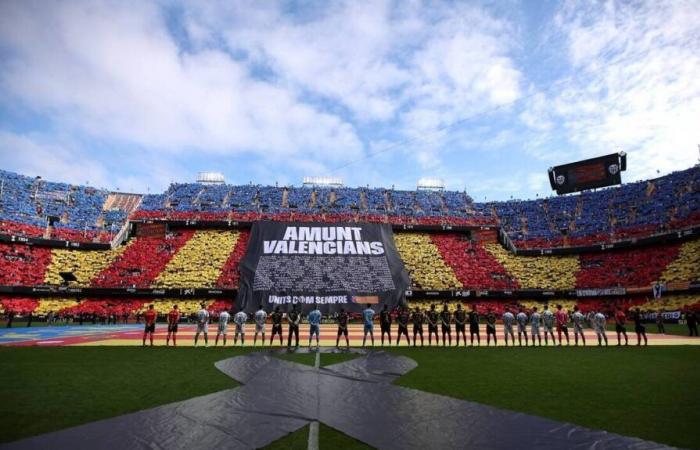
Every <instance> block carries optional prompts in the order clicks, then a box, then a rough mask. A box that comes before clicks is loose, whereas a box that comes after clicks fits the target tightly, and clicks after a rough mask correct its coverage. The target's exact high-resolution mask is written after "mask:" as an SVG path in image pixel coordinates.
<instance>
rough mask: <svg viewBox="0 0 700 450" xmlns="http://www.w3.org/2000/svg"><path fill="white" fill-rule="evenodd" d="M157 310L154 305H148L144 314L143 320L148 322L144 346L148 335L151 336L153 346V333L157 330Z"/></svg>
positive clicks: (144, 334) (144, 333)
mask: <svg viewBox="0 0 700 450" xmlns="http://www.w3.org/2000/svg"><path fill="white" fill-rule="evenodd" d="M157 317H158V314H156V310H155V309H153V305H149V306H148V310H147V311H146V312H145V313H144V314H143V320H145V322H146V328H145V329H144V330H143V346H144V347H145V346H146V335H149V336H150V338H151V347H153V334H154V333H155V332H156V318H157Z"/></svg>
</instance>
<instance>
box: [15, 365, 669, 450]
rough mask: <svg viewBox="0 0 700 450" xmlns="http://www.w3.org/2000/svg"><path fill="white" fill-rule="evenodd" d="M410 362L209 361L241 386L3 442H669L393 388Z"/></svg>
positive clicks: (392, 445)
mask: <svg viewBox="0 0 700 450" xmlns="http://www.w3.org/2000/svg"><path fill="white" fill-rule="evenodd" d="M416 366H417V364H416V363H415V362H414V361H413V360H411V359H410V358H406V357H404V356H397V355H394V354H391V353H385V352H376V353H375V352H371V353H369V354H367V355H366V356H364V357H361V358H358V359H355V360H352V361H348V362H344V363H340V364H335V365H332V366H328V367H325V368H321V369H315V368H313V367H311V366H306V365H301V364H297V363H293V362H289V361H282V360H280V359H277V358H274V357H273V356H271V355H270V354H263V353H254V354H250V355H246V356H238V357H235V358H230V359H227V360H224V361H219V362H218V363H216V367H217V368H218V369H219V370H221V371H222V372H223V373H225V374H226V375H228V376H230V377H232V378H234V379H235V380H237V381H239V382H240V383H242V384H243V386H241V387H238V388H235V389H229V390H225V391H222V392H218V393H215V394H210V395H205V396H202V397H196V398H193V399H191V400H186V401H183V402H177V403H172V404H169V405H164V406H160V407H157V408H152V409H148V410H144V411H139V412H137V413H133V414H127V415H124V416H119V417H115V418H113V419H107V420H101V421H97V422H92V423H89V424H86V425H81V426H78V427H74V428H69V429H66V430H62V431H58V432H54V433H48V434H44V435H41V436H37V437H33V438H29V439H24V440H21V441H18V442H14V443H11V444H6V445H4V446H2V448H8V449H44V448H46V449H48V448H51V449H76V450H78V449H103V450H110V449H124V448H128V449H163V450H170V449H183V450H184V449H187V450H198V449H214V448H215V449H252V448H261V447H264V446H266V445H268V444H270V443H272V442H274V441H275V440H277V439H279V438H281V437H283V436H285V435H286V434H288V433H291V432H293V431H295V430H298V429H299V428H302V427H304V426H306V425H308V424H309V423H311V422H312V421H318V422H321V423H324V424H326V425H329V426H331V427H333V428H335V429H336V430H339V431H341V432H343V433H345V434H347V435H349V436H351V437H353V438H355V439H357V440H360V441H362V442H365V443H366V444H368V445H371V446H373V447H376V448H380V449H419V450H426V449H464V448H478V449H508V450H510V449H530V448H537V449H545V450H546V449H552V450H554V449H562V448H566V449H569V448H571V449H601V450H602V449H639V450H645V449H657V448H668V447H665V446H663V445H661V444H657V443H655V442H650V441H644V440H641V439H638V438H632V437H626V436H621V435H618V434H613V433H608V432H606V431H601V430H591V429H588V428H583V427H579V426H576V425H572V424H568V423H563V422H557V421H554V420H550V419H545V418H541V417H535V416H531V415H527V414H522V413H517V412H512V411H506V410H502V409H498V408H493V407H491V406H486V405H481V404H478V403H472V402H467V401H463V400H457V399H454V398H450V397H445V396H441V395H435V394H430V393H428V392H423V391H418V390H415V389H409V388H404V387H400V386H395V385H393V384H391V383H392V382H393V381H394V380H396V379H397V378H398V377H400V376H401V375H403V374H405V373H407V372H409V371H410V370H412V369H413V368H415V367H416ZM572 407H575V405H572ZM321 445H323V443H321Z"/></svg>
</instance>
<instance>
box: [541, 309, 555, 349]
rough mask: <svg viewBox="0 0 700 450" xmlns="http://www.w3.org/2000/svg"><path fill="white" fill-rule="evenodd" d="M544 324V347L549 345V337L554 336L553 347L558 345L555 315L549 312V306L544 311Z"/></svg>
mask: <svg viewBox="0 0 700 450" xmlns="http://www.w3.org/2000/svg"><path fill="white" fill-rule="evenodd" d="M542 322H543V323H544V345H549V337H548V336H552V345H554V344H556V341H555V340H554V313H553V312H552V311H550V310H549V305H547V304H545V305H544V311H542Z"/></svg>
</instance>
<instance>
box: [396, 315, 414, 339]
mask: <svg viewBox="0 0 700 450" xmlns="http://www.w3.org/2000/svg"><path fill="white" fill-rule="evenodd" d="M410 320H411V313H410V312H409V311H408V308H404V307H403V306H400V307H399V316H398V317H397V318H396V321H397V322H398V324H399V332H398V335H397V336H396V346H397V347H398V346H399V341H400V340H401V335H402V334H403V335H404V336H406V342H407V343H408V345H411V340H410V339H409V338H408V322H410Z"/></svg>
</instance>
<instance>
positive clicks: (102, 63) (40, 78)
mask: <svg viewBox="0 0 700 450" xmlns="http://www.w3.org/2000/svg"><path fill="white" fill-rule="evenodd" d="M0 17H2V18H1V19H0V43H1V45H2V46H3V47H5V48H7V49H8V57H7V58H5V59H4V61H3V62H2V63H1V64H0V82H1V83H2V88H3V90H5V91H6V92H9V93H11V95H12V96H13V97H14V98H15V99H18V100H21V101H24V102H26V103H27V104H28V105H30V106H31V107H32V108H34V109H35V110H37V111H42V112H48V113H49V114H50V116H51V119H52V120H54V121H56V122H57V123H58V124H60V126H61V127H66V128H69V129H74V130H78V131H80V132H84V133H87V134H89V135H92V136H98V137H100V138H105V137H110V138H116V139H122V140H124V141H127V142H131V143H135V144H139V145H142V146H144V147H147V148H150V149H157V150H159V151H174V152H176V151H182V150H184V149H187V150H190V149H196V150H197V151H204V152H208V153H240V152H245V151H252V152H264V153H265V154H266V155H272V154H276V155H278V156H287V157H288V156H291V155H295V154H299V153H300V152H301V151H302V150H303V151H304V152H305V154H307V155H312V156H313V157H316V158H320V159H326V160H335V159H337V157H338V154H337V151H342V152H343V153H345V154H350V155H359V154H361V151H362V145H361V143H360V141H359V139H358V137H357V136H356V133H355V131H354V128H353V126H352V125H351V124H349V123H348V122H347V121H345V120H343V119H341V118H340V117H339V116H337V115H334V114H329V113H327V112H324V111H321V110H319V109H318V108H315V107H313V106H311V105H309V104H307V103H304V102H303V101H300V100H299V98H297V97H296V96H295V94H294V93H293V92H292V91H290V90H288V89H285V88H284V87H280V86H278V85H276V84H274V83H271V82H265V81H261V80H257V79H255V78H253V77H251V76H250V74H249V73H248V70H247V68H246V67H244V66H243V65H241V64H240V63H239V62H237V61H235V60H234V59H232V58H231V57H230V56H229V55H228V54H226V53H224V52H222V51H218V50H214V49H210V50H202V51H199V52H197V53H187V52H182V51H181V50H180V49H179V48H178V46H177V45H176V43H175V42H174V41H173V39H172V37H171V36H170V35H169V34H168V31H167V28H166V24H165V22H164V19H163V15H162V14H161V12H160V11H159V10H158V8H157V7H156V6H155V5H153V4H148V3H142V2H133V3H121V2H115V3H106V2H104V3H103V2H100V3H98V4H95V3H90V4H87V3H80V2H78V3H69V2H59V3H49V4H46V3H43V2H38V3H28V2H3V3H2V4H1V5H0ZM331 149H333V150H335V151H329V150H331Z"/></svg>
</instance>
